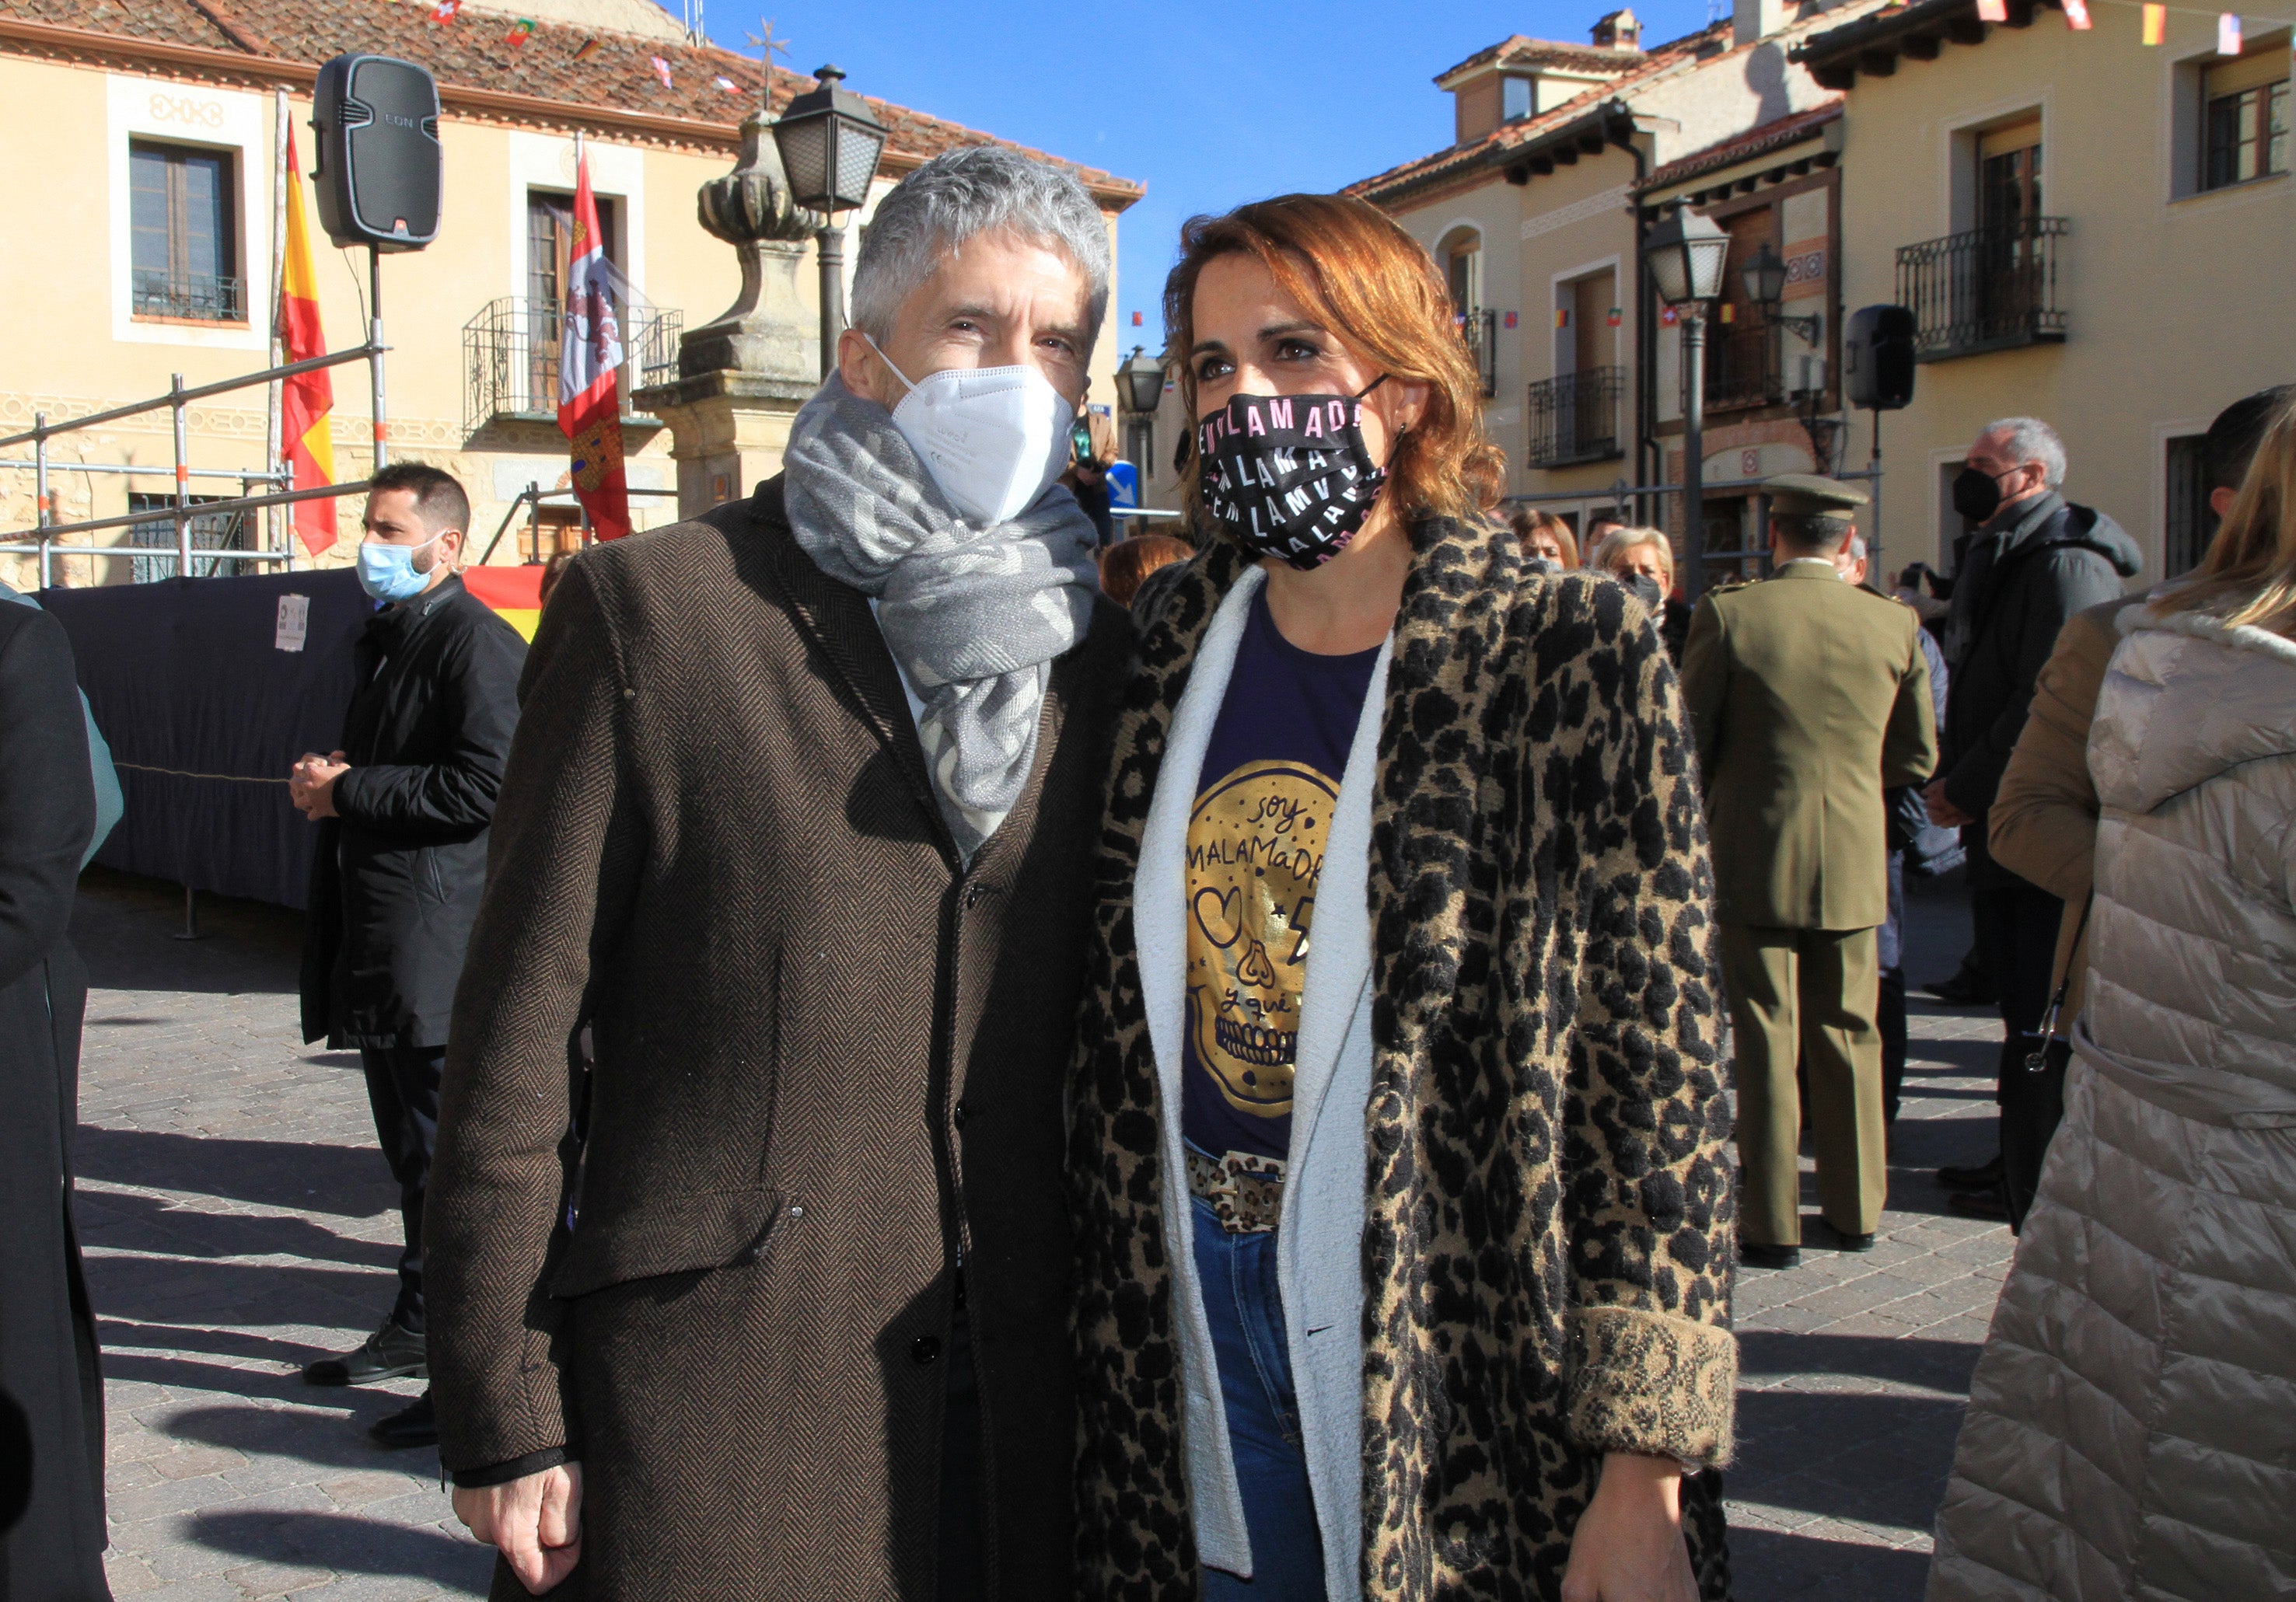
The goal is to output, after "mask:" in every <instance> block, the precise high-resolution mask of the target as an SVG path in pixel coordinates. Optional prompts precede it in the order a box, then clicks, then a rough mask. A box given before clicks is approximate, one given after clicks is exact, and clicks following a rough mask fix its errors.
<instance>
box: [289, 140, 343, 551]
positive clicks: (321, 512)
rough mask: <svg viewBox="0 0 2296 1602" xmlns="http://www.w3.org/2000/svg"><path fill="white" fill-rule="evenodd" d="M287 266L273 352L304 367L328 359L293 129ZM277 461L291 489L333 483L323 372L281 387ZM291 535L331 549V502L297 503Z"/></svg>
mask: <svg viewBox="0 0 2296 1602" xmlns="http://www.w3.org/2000/svg"><path fill="white" fill-rule="evenodd" d="M286 257H287V265H286V271H285V273H284V274H283V276H282V277H281V279H280V282H279V347H280V352H281V358H282V361H283V362H307V361H308V360H310V359H311V358H312V357H313V356H324V355H326V354H327V341H326V337H325V336H324V334H322V333H321V332H320V331H319V280H318V276H317V274H314V273H313V272H312V271H311V232H310V229H309V227H308V225H306V224H305V222H304V220H303V172H302V168H301V166H300V165H299V163H298V162H297V161H296V159H295V130H294V129H292V128H290V129H288V130H287V251H286ZM279 392H280V393H279V419H280V422H281V425H282V426H281V429H280V438H281V441H282V445H281V449H280V459H281V460H282V461H283V462H286V463H287V465H288V467H289V468H290V469H291V470H292V472H293V474H294V481H293V487H294V488H296V489H317V488H319V487H320V486H322V485H327V484H332V483H334V482H335V445H334V440H333V437H332V436H331V435H330V434H329V433H328V429H327V413H330V412H332V411H333V410H334V407H335V385H334V380H333V378H332V375H331V374H330V373H329V372H328V371H327V370H326V369H325V368H324V367H323V368H321V369H320V370H319V371H318V372H299V373H297V374H296V375H295V376H294V377H293V378H291V379H288V380H284V381H283V382H282V383H281V384H280V386H279ZM294 513H295V536H296V537H297V538H298V539H299V540H301V541H302V542H303V548H304V549H305V550H306V551H308V552H310V553H311V554H312V555H314V556H316V555H318V554H319V552H322V551H324V550H326V549H327V548H328V547H329V546H330V545H332V544H334V543H335V503H334V501H333V500H332V498H328V499H325V500H312V501H298V502H296V503H295V505H294Z"/></svg>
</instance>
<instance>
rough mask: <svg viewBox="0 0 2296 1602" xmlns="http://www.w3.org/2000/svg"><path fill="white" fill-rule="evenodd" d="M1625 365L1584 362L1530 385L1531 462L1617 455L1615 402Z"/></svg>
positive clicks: (1553, 463) (1562, 463)
mask: <svg viewBox="0 0 2296 1602" xmlns="http://www.w3.org/2000/svg"><path fill="white" fill-rule="evenodd" d="M1626 388H1627V385H1626V369H1625V368H1623V367H1588V368H1586V369H1584V370H1582V371H1580V372H1565V373H1562V374H1560V375H1559V376H1557V377H1554V378H1551V379H1541V380H1538V382H1537V383H1536V384H1533V385H1532V386H1531V387H1530V406H1529V413H1530V450H1529V454H1528V455H1527V456H1526V457H1525V460H1526V461H1528V462H1529V463H1530V465H1531V466H1533V467H1567V466H1569V465H1570V464H1571V463H1572V462H1603V461H1606V460H1608V459H1609V458H1611V457H1613V456H1616V455H1619V454H1620V450H1619V404H1620V398H1621V397H1622V396H1624V395H1625V394H1626Z"/></svg>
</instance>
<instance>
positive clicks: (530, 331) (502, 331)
mask: <svg viewBox="0 0 2296 1602" xmlns="http://www.w3.org/2000/svg"><path fill="white" fill-rule="evenodd" d="M614 312H615V317H616V320H617V321H618V322H619V323H620V324H621V331H622V366H621V373H620V380H621V393H622V415H623V416H624V417H626V418H632V419H635V418H638V417H639V416H640V415H641V414H640V413H636V412H634V411H632V410H631V409H630V396H631V395H632V393H633V392H635V391H636V390H638V389H642V388H644V387H645V386H647V385H648V384H663V383H668V382H669V381H670V380H673V379H675V378H676V376H677V342H678V339H679V337H680V336H681V335H682V334H684V332H685V314H684V313H682V312H673V311H666V310H664V309H663V308H661V307H654V306H648V305H646V304H644V302H643V301H639V302H635V303H633V304H631V305H628V306H618V307H615V308H614ZM564 327H565V314H564V312H563V311H562V310H561V308H560V307H558V306H557V304H556V303H555V302H553V301H547V300H533V299H529V298H527V297H525V296H523V295H505V296H504V297H503V298H501V299H499V300H492V301H489V302H488V303H487V305H486V307H484V308H483V309H482V310H480V313H479V315H477V316H475V317H472V318H471V320H470V321H469V322H468V323H464V324H463V430H464V432H466V433H475V432H476V431H477V430H478V429H482V428H484V427H485V426H486V425H487V424H488V423H493V422H549V423H555V422H556V421H558V352H559V347H560V344H561V341H562V334H563V330H564Z"/></svg>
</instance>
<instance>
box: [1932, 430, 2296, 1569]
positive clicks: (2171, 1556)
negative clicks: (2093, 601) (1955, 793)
mask: <svg viewBox="0 0 2296 1602" xmlns="http://www.w3.org/2000/svg"><path fill="white" fill-rule="evenodd" d="M2115 621H2116V623H2117V625H2118V626H2119V629H2120V634H2121V642H2120V646H2119V648H2118V649H2117V650H2115V652H2114V654H2113V658H2112V666H2111V668H2110V669H2109V670H2108V672H2107V674H2106V677H2105V682H2104V689H2103V694H2102V696H2101V697H2100V698H2099V700H2098V703H2097V712H2096V720H2095V725H2094V726H2093V728H2092V730H2091V732H2090V736H2089V747H2088V759H2089V771H2090V773H2091V775H2092V776H2093V777H2094V778H2095V781H2096V789H2097V794H2098V797H2099V798H2100V800H2101V801H2102V802H2103V808H2104V811H2103V819H2102V821H2101V822H2100V824H2099V828H2098V833H2097V846H2096V873H2095V902H2094V904H2093V908H2092V911H2091V913H2090V919H2091V922H2090V927H2089V969H2088V995H2087V1006H2086V1008H2085V1009H2084V1011H2083V1013H2082V1016H2081V1018H2080V1021H2079V1025H2078V1026H2076V1029H2075V1032H2074V1047H2075V1055H2074V1058H2073V1064H2072V1067H2071V1071H2070V1073H2069V1074H2068V1075H2067V1077H2066V1087H2065V1118H2064V1123H2063V1124H2062V1127H2061V1128H2060V1129H2059V1131H2058V1132H2057V1136H2056V1139H2055V1140H2054V1143H2053V1144H2052V1145H2051V1146H2050V1148H2049V1157H2048V1161H2047V1164H2046V1166H2045V1167H2044V1168H2043V1169H2042V1171H2041V1186H2040V1197H2039V1199H2038V1203H2037V1204H2036V1206H2035V1207H2034V1210H2033V1213H2032V1214H2031V1216H2030V1218H2029V1219H2028V1221H2027V1222H2026V1226H2025V1232H2024V1234H2023V1236H2022V1238H2021V1239H2020V1240H2019V1242H2018V1246H2017V1255H2016V1259H2015V1262H2014V1263H2013V1266H2012V1268H2011V1270H2010V1274H2009V1279H2008V1281H2007V1283H2006V1284H2005V1285H2004V1286H2003V1287H2002V1291H2001V1299H2000V1304H1999V1305H1998V1307H1997V1309H1996V1311H1995V1312H1994V1318H1993V1328H1992V1333H1991V1335H1990V1336H1989V1337H1988V1339H1987V1341H1986V1345H1985V1351H1984V1354H1983V1356H1982V1357H1981V1358H1980V1360H1979V1362H1978V1366H1977V1373H1976V1377H1975V1378H1974V1380H1973V1382H1972V1387H1971V1396H1970V1410H1969V1416H1968V1418H1967V1419H1966V1421H1965V1422H1964V1425H1963V1426H1962V1433H1961V1439H1960V1442H1959V1444H1958V1446H1957V1448H1956V1452H1955V1459H1954V1467H1953V1475H1952V1478H1951V1479H1950V1481H1949V1482H1948V1485H1947V1488H1946V1498H1945V1503H1944V1506H1943V1508H1941V1509H1940V1510H1939V1515H1938V1529H1937V1556H1936V1559H1935V1562H1934V1564H1933V1565H1932V1567H1931V1573H1930V1584H1929V1593H1928V1594H1929V1602H1977V1599H1979V1598H1983V1599H1985V1602H2000V1599H2008V1598H2016V1599H2019V1602H2026V1599H2031V1602H2038V1599H2040V1598H2049V1599H2050V1602H2104V1599H2105V1598H2112V1599H2113V1602H2121V1599H2122V1598H2142V1599H2144V1602H2166V1599H2169V1598H2176V1599H2178V1602H2246V1599H2247V1598H2259V1599H2260V1598H2292V1597H2296V638H2292V634H2296V414H2292V413H2287V412H2284V413H2282V414H2281V416H2280V417H2279V418H2278V419H2277V420H2276V421H2275V422H2274V424H2273V426H2272V428H2271V429H2270V430H2269V431H2268V432H2267V435H2266V437H2265V439H2264V443H2263V445H2262V446H2261V447H2260V448H2259V451H2258V453H2257V457H2256V462H2255V464H2254V466H2253V467H2252V468H2251V470H2250V473H2249V478H2248V481H2247V483H2246V484H2245V485H2244V486H2243V488H2242V490H2241V494H2240V497H2239V499H2238V500H2237V501H2236V502H2235V504H2234V506H2233V509H2232V511H2231V512H2230V513H2229V515H2228V516H2227V517H2226V524H2225V527H2224V529H2223V531H2222V533H2220V534H2219V535H2218V539H2217V542H2216V544H2214V545H2213V546H2212V547H2211V549H2210V553H2209V557H2208V560H2206V562H2205V563H2204V564H2203V565H2202V568H2201V570H2200V572H2199V573H2198V574H2196V575H2195V576H2194V578H2193V579H2192V580H2191V581H2190V582H2188V583H2185V584H2179V585H2177V586H2173V587H2171V588H2169V589H2168V590H2166V591H2164V592H2163V593H2161V595H2160V596H2159V598H2157V599H2156V600H2155V601H2153V603H2152V604H2150V605H2147V606H2133V607H2129V608H2128V609H2124V610H2123V611H2121V612H2120V614H2119V617H2117V618H2116V620H2115Z"/></svg>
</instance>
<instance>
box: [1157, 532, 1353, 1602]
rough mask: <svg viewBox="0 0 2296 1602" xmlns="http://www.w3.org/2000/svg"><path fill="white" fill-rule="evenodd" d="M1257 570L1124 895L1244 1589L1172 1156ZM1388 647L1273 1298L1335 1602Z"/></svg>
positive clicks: (1315, 946) (1198, 1418) (1222, 1541)
mask: <svg viewBox="0 0 2296 1602" xmlns="http://www.w3.org/2000/svg"><path fill="white" fill-rule="evenodd" d="M1266 582H1267V575H1266V574H1264V573H1262V572H1260V571H1259V570H1258V569H1254V570H1252V571H1251V572H1249V573H1246V574H1245V575H1244V576H1242V578H1241V579H1239V580H1238V581H1237V583H1236V584H1235V586H1234V588H1233V589H1232V590H1230V591H1229V592H1228V594H1227V597H1226V600H1225V601H1222V602H1221V604H1220V609H1219V611H1218V613H1217V614H1215V615H1214V617H1213V618H1212V621H1211V625H1210V628H1208V629H1207V630H1206V632H1205V634H1204V639H1203V643H1202V645H1201V647H1200V648H1199V649H1198V650H1197V653H1196V662H1195V667H1194V670H1193V672H1192V673H1191V674H1189V676H1188V687H1187V690H1186V691H1185V693H1183V694H1182V696H1181V698H1180V704H1179V707H1178V708H1177V710H1176V711H1175V713H1174V715H1173V718H1172V732H1171V736H1170V739H1169V740H1168V741H1167V743H1166V746H1165V751H1164V760H1163V764H1162V768H1161V771H1160V774H1159V777H1158V779H1157V782H1156V795H1155V798H1154V800H1153V801H1152V803H1151V805H1150V806H1149V810H1148V820H1147V823H1146V825H1145V827H1144V830H1143V832H1142V835H1141V838H1140V868H1139V876H1138V879H1136V882H1135V885H1134V889H1133V927H1134V932H1135V936H1136V939H1137V941H1138V943H1139V952H1140V988H1141V993H1142V997H1143V1000H1144V1002H1145V1004H1146V1009H1147V1014H1148V1034H1149V1039H1150V1040H1151V1042H1152V1043H1153V1044H1154V1046H1155V1050H1156V1071H1157V1076H1158V1079H1159V1081H1160V1084H1161V1088H1162V1102H1163V1108H1162V1111H1163V1122H1162V1135H1163V1159H1164V1173H1165V1174H1166V1175H1167V1176H1168V1178H1169V1182H1168V1183H1167V1184H1166V1185H1165V1186H1164V1239H1165V1245H1166V1249H1167V1250H1168V1251H1169V1254H1170V1257H1171V1263H1172V1285H1173V1302H1174V1306H1173V1313H1174V1321H1175V1324H1176V1325H1177V1329H1178V1333H1179V1345H1180V1370H1181V1387H1182V1415H1183V1417H1182V1428H1183V1431H1184V1437H1185V1441H1186V1443H1187V1451H1188V1488H1189V1499H1190V1504H1191V1506H1192V1508H1193V1511H1194V1517H1195V1531H1196V1549H1197V1552H1198V1554H1199V1556H1200V1557H1201V1559H1202V1561H1203V1562H1204V1563H1205V1564H1206V1565H1208V1566H1210V1567H1212V1568H1217V1569H1223V1570H1226V1572H1227V1573H1232V1574H1237V1575H1240V1576H1242V1577H1243V1578H1246V1579H1249V1578H1251V1538H1250V1536H1249V1534H1248V1533H1247V1532H1246V1530H1245V1527H1244V1519H1243V1499H1242V1492H1241V1491H1240V1490H1239V1488H1238V1485H1237V1483H1236V1475H1235V1459H1234V1454H1233V1452H1232V1451H1231V1450H1230V1448H1229V1445H1228V1435H1227V1415H1226V1410H1225V1409H1224V1408H1223V1406H1222V1405H1221V1402H1220V1382H1219V1369H1218V1363H1217V1361H1216V1360H1215V1359H1214V1357H1213V1354H1212V1340H1211V1327H1210V1322H1209V1321H1208V1320H1206V1319H1205V1316H1204V1299H1203V1289H1202V1287H1201V1285H1200V1284H1199V1283H1198V1282H1197V1279H1196V1258H1195V1249H1194V1241H1195V1234H1194V1217H1193V1212H1192V1210H1191V1208H1190V1206H1189V1193H1188V1188H1187V1185H1186V1183H1185V1181H1184V1180H1183V1179H1182V1177H1181V1176H1183V1175H1185V1173H1187V1165H1186V1163H1185V1160H1184V1158H1183V1157H1182V1151H1181V1135H1180V1124H1181V1099H1180V1062H1181V1054H1180V1049H1181V1042H1182V1040H1183V1039H1184V1037H1185V1034H1186V1001H1187V960H1188V952H1187V837H1188V815H1189V813H1191V812H1192V811H1193V809H1194V805H1195V791H1196V786H1197V782H1198V781H1199V779H1200V777H1201V770H1202V767H1203V760H1204V750H1205V748H1206V747H1208V746H1209V745H1210V743H1211V736H1212V726H1213V724H1214V723H1217V722H1218V719H1219V713H1220V703H1221V702H1222V701H1223V700H1225V699H1226V696H1227V685H1228V679H1229V676H1230V675H1231V674H1233V673H1234V668H1235V656H1236V650H1237V648H1238V646H1240V645H1241V644H1242V639H1243V628H1244V623H1245V620H1246V618H1247V617H1249V616H1250V615H1251V601H1252V597H1253V596H1255V595H1257V594H1258V593H1259V588H1260V586H1261V585H1262V584H1265V583H1266ZM1394 643H1395V642H1394V640H1393V638H1392V637H1391V636H1390V639H1389V641H1388V642H1387V643H1386V644H1384V645H1382V647H1381V648H1380V653H1379V661H1378V663H1377V664H1376V666H1374V668H1373V669H1372V675H1371V686H1370V689H1369V691H1367V692H1366V693H1365V697H1364V706H1363V712H1362V715H1361V716H1360V717H1359V718H1358V719H1357V723H1356V733H1355V740H1354V743H1353V745H1352V746H1351V747H1350V748H1349V752H1348V764H1347V772H1345V773H1344V774H1343V775H1342V776H1341V782H1340V793H1339V799H1338V803H1337V806H1336V808H1335V812H1334V815H1333V820H1332V833H1331V838H1330V841H1329V844H1328V845H1327V846H1326V847H1325V850H1324V869H1323V878H1322V880H1321V882H1320V883H1319V885H1318V886H1317V887H1316V925H1315V938H1314V941H1313V943H1312V944H1311V945H1310V946H1309V948H1308V975H1307V983H1306V988H1305V990H1304V992H1303V993H1302V995H1301V997H1300V1038H1299V1050H1298V1060H1297V1061H1296V1063H1295V1064H1294V1065H1293V1074H1292V1144H1291V1149H1290V1154H1289V1158H1290V1160H1289V1167H1288V1171H1287V1173H1286V1176H1285V1192H1284V1197H1283V1223H1282V1226H1281V1227H1280V1228H1279V1229H1278V1230H1276V1238H1275V1262H1276V1279H1277V1286H1278V1288H1279V1290H1280V1292H1281V1295H1282V1297H1283V1318H1284V1324H1285V1328H1286V1331H1287V1334H1288V1337H1289V1345H1290V1349H1291V1356H1292V1382H1293V1385H1294V1386H1295V1387H1296V1389H1297V1390H1298V1393H1299V1398H1300V1433H1301V1436H1302V1438H1303V1440H1304V1443H1305V1447H1306V1452H1307V1459H1308V1484H1309V1487H1310V1489H1311V1491H1312V1492H1313V1494H1314V1498H1315V1507H1316V1524H1317V1525H1318V1527H1319V1529H1320V1531H1321V1533H1322V1535H1323V1541H1324V1587H1325V1594H1326V1595H1327V1596H1328V1597H1329V1598H1332V1602H1353V1599H1354V1598H1357V1597H1359V1596H1360V1595H1361V1590H1360V1586H1359V1583H1358V1575H1357V1567H1358V1565H1359V1562H1360V1558H1361V1553H1362V1550H1363V1540H1362V1525H1363V1448H1362V1441H1363V1394H1364V1389H1363V1298H1364V1291H1363V1252H1362V1245H1363V1221H1364V1186H1365V1162H1364V1108H1365V1105H1366V1104H1367V1103H1368V1101H1369V1100H1370V1097H1371V1059H1372V1051H1371V906H1370V892H1369V888H1368V881H1369V870H1370V862H1371V795H1372V788H1373V785H1374V781H1375V777H1376V771H1377V766H1378V748H1379V727H1380V712H1381V708H1382V707H1383V706H1384V705H1385V704H1386V699H1387V697H1386V686H1387V668H1388V660H1389V658H1390V655H1391V654H1392V652H1393V650H1394Z"/></svg>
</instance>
